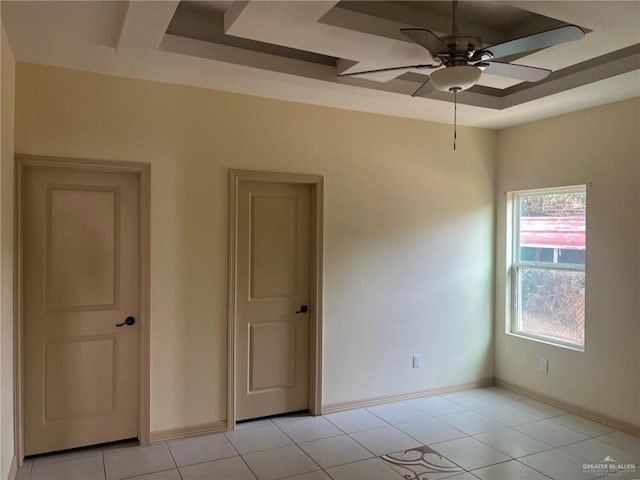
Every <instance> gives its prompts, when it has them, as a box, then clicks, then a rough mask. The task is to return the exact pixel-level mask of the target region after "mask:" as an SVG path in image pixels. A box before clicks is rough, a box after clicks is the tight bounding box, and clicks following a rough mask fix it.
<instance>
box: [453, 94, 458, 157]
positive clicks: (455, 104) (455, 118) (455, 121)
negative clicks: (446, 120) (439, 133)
mask: <svg viewBox="0 0 640 480" xmlns="http://www.w3.org/2000/svg"><path fill="white" fill-rule="evenodd" d="M457 137H458V92H453V151H454V152H455V150H456V138H457Z"/></svg>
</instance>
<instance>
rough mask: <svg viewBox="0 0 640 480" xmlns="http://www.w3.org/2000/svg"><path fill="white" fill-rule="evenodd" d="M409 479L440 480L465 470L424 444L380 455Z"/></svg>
mask: <svg viewBox="0 0 640 480" xmlns="http://www.w3.org/2000/svg"><path fill="white" fill-rule="evenodd" d="M380 458H381V459H382V460H384V461H385V462H386V463H387V465H389V466H390V467H391V468H393V469H394V470H395V471H396V472H398V473H399V474H400V475H402V476H403V477H404V478H406V479H407V480H439V479H441V478H446V477H450V476H452V475H455V474H456V473H460V472H464V469H462V468H460V467H459V466H458V465H456V464H455V463H453V462H451V461H450V460H447V459H446V458H444V457H443V456H442V455H440V454H439V453H438V452H436V451H435V450H432V449H431V448H429V447H427V446H424V447H417V448H412V449H410V450H403V451H402V452H397V453H390V454H389V455H383V456H382V457H380Z"/></svg>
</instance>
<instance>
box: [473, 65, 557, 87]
mask: <svg viewBox="0 0 640 480" xmlns="http://www.w3.org/2000/svg"><path fill="white" fill-rule="evenodd" d="M482 65H488V66H487V68H486V69H485V70H484V72H483V73H490V74H491V75H500V76H501V77H509V78H516V79H518V80H524V81H526V82H538V81H540V80H542V79H543V78H546V77H547V76H548V75H549V74H550V73H551V70H547V69H546V68H537V67H527V66H526V65H518V64H516V63H503V62H486V63H483V64H482Z"/></svg>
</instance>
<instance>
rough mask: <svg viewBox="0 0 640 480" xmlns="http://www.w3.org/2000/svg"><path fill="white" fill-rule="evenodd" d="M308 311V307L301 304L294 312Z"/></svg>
mask: <svg viewBox="0 0 640 480" xmlns="http://www.w3.org/2000/svg"><path fill="white" fill-rule="evenodd" d="M308 311H309V307H307V306H306V305H302V306H301V307H300V310H296V313H307V312H308Z"/></svg>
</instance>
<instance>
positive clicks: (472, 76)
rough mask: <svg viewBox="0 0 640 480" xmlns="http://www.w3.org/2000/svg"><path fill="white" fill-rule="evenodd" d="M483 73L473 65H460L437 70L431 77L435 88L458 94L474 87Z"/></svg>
mask: <svg viewBox="0 0 640 480" xmlns="http://www.w3.org/2000/svg"><path fill="white" fill-rule="evenodd" d="M481 74H482V71H481V70H480V69H479V68H478V67H474V66H472V65H458V66H453V67H447V68H443V69H441V70H436V71H435V72H433V73H432V74H431V75H430V76H429V77H430V79H431V83H432V84H433V86H434V87H435V88H437V89H438V90H441V91H443V92H451V93H457V92H461V91H462V90H467V89H469V88H471V87H473V86H474V85H475V84H476V83H477V82H478V80H480V75H481Z"/></svg>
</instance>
